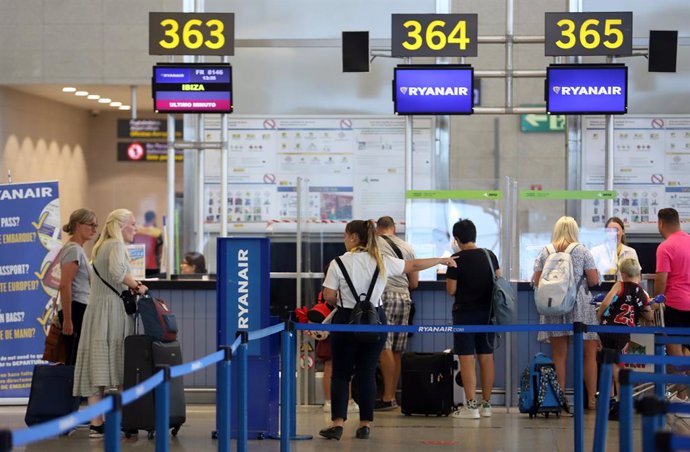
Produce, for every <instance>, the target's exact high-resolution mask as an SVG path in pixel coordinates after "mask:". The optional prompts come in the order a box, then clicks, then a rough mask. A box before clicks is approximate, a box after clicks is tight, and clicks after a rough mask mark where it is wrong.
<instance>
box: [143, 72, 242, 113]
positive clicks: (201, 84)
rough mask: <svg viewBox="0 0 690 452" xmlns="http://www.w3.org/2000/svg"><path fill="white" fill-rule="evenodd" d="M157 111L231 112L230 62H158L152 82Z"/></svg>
mask: <svg viewBox="0 0 690 452" xmlns="http://www.w3.org/2000/svg"><path fill="white" fill-rule="evenodd" d="M151 87H152V94H153V103H154V110H155V111H156V112H158V113H232V110H233V105H232V67H231V66H230V65H229V64H158V65H156V66H154V67H153V80H152V83H151Z"/></svg>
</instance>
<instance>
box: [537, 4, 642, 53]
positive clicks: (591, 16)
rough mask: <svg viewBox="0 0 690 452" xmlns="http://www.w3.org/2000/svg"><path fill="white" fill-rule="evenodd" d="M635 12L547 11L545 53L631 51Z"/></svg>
mask: <svg viewBox="0 0 690 452" xmlns="http://www.w3.org/2000/svg"><path fill="white" fill-rule="evenodd" d="M632 19H633V18H632V13H631V12H617V13H605V12H587V13H546V27H545V33H544V34H545V43H544V49H545V52H544V53H545V55H547V56H566V55H569V56H576V55H619V56H625V55H631V54H632V23H633V22H632Z"/></svg>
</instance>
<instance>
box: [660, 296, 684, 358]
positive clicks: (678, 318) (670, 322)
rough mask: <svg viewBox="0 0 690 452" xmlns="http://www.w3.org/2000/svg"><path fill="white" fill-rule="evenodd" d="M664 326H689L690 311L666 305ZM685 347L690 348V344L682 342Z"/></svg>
mask: <svg viewBox="0 0 690 452" xmlns="http://www.w3.org/2000/svg"><path fill="white" fill-rule="evenodd" d="M664 326H667V327H672V328H676V327H677V328H689V327H690V311H681V310H680V309H675V308H671V307H669V306H668V305H667V306H665V307H664ZM682 345H683V347H685V348H687V349H690V344H689V343H686V344H682Z"/></svg>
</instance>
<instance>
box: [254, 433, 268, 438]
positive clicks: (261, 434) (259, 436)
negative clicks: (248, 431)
mask: <svg viewBox="0 0 690 452" xmlns="http://www.w3.org/2000/svg"><path fill="white" fill-rule="evenodd" d="M256 439H258V440H262V439H266V434H265V433H264V432H259V433H257V434H256Z"/></svg>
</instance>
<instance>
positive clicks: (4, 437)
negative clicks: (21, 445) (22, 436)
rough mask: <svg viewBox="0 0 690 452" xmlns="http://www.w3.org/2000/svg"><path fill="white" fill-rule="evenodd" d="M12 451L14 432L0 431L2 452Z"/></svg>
mask: <svg viewBox="0 0 690 452" xmlns="http://www.w3.org/2000/svg"><path fill="white" fill-rule="evenodd" d="M11 450H12V431H11V430H0V452H10V451H11Z"/></svg>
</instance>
